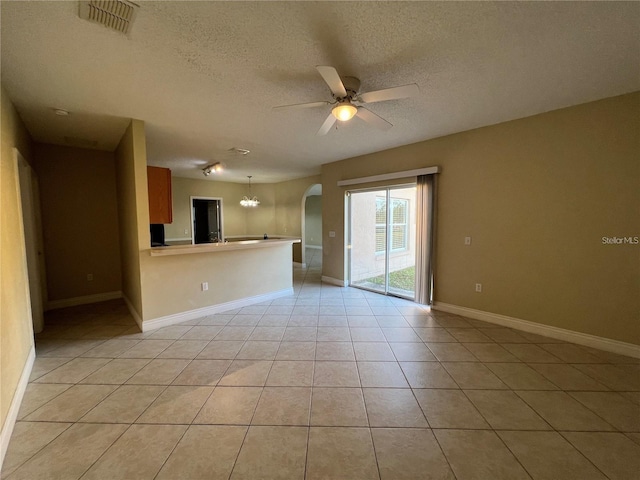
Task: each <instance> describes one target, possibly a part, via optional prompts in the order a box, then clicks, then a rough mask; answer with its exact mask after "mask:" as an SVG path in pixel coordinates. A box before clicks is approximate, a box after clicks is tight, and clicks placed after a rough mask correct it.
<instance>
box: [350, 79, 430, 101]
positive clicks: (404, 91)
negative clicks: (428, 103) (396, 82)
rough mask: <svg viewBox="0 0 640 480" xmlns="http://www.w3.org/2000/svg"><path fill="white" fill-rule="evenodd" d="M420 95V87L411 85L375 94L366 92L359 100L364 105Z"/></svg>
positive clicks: (379, 91) (378, 91) (387, 89)
mask: <svg viewBox="0 0 640 480" xmlns="http://www.w3.org/2000/svg"><path fill="white" fill-rule="evenodd" d="M419 93H420V89H419V88H418V85H416V84H415V83H411V84H409V85H402V86H401V87H392V88H385V89H384V90H376V91H375V92H366V93H362V94H360V95H359V100H360V101H361V102H363V103H374V102H384V101H386V100H396V99H398V98H407V97H413V96H415V95H418V94H419Z"/></svg>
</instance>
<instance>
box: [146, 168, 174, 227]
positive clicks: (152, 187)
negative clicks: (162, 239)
mask: <svg viewBox="0 0 640 480" xmlns="http://www.w3.org/2000/svg"><path fill="white" fill-rule="evenodd" d="M147 184H148V188H149V223H171V222H173V207H172V197H171V170H169V169H168V168H161V167H147Z"/></svg>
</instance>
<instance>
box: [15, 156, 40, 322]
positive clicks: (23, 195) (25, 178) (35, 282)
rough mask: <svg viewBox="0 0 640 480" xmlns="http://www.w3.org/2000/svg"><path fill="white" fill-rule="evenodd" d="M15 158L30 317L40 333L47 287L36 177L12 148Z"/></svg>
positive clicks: (27, 164) (29, 166)
mask: <svg viewBox="0 0 640 480" xmlns="http://www.w3.org/2000/svg"><path fill="white" fill-rule="evenodd" d="M14 157H15V162H16V167H17V168H16V171H17V175H18V184H19V189H20V206H21V209H22V222H23V226H24V244H25V251H26V254H27V273H28V277H29V298H30V302H31V318H32V321H33V331H34V333H40V332H42V330H43V329H44V309H45V304H46V301H47V290H46V276H45V265H44V256H43V251H44V247H43V243H44V242H43V238H42V223H41V214H40V197H39V189H38V177H37V176H36V173H35V171H34V170H33V168H31V165H29V163H28V162H27V161H26V160H25V159H24V157H23V156H22V155H21V154H20V152H19V151H18V150H17V149H14Z"/></svg>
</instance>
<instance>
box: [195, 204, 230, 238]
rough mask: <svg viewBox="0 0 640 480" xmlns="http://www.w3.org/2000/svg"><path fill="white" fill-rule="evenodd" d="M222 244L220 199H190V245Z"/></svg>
mask: <svg viewBox="0 0 640 480" xmlns="http://www.w3.org/2000/svg"><path fill="white" fill-rule="evenodd" d="M217 242H224V231H223V222H222V198H216V197H191V243H192V244H197V243H217Z"/></svg>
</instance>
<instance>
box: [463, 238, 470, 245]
mask: <svg viewBox="0 0 640 480" xmlns="http://www.w3.org/2000/svg"><path fill="white" fill-rule="evenodd" d="M464 244H465V245H471V237H464Z"/></svg>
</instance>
